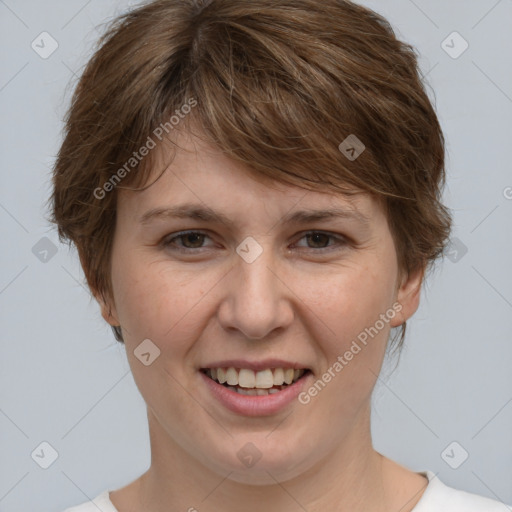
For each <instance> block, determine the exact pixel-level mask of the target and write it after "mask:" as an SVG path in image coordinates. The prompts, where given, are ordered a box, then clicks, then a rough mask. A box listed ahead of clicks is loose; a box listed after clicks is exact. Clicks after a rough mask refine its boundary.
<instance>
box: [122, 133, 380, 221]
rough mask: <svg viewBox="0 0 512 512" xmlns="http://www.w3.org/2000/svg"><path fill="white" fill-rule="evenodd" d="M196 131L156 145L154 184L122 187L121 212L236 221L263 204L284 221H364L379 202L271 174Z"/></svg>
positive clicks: (138, 217) (140, 217)
mask: <svg viewBox="0 0 512 512" xmlns="http://www.w3.org/2000/svg"><path fill="white" fill-rule="evenodd" d="M194 133H195V134H193V133H191V132H190V131H188V130H187V131H181V132H179V134H176V135H175V137H174V140H172V141H171V140H164V142H163V143H162V144H160V145H159V146H158V147H157V148H155V150H154V151H155V153H154V155H152V156H153V158H152V162H153V167H152V169H151V172H150V175H149V177H148V180H147V182H148V184H149V186H147V188H144V189H143V190H142V191H130V190H123V189H120V190H119V191H118V194H119V201H118V208H119V212H120V214H121V215H124V214H129V216H130V217H131V218H132V220H133V221H137V222H139V223H142V224H147V223H149V222H151V221H152V220H154V219H155V218H157V217H161V218H163V217H165V216H167V217H171V216H173V217H177V218H180V217H181V218H195V219H197V220H207V221H216V222H219V223H223V224H229V225H232V224H233V223H234V222H235V221H236V218H237V217H238V218H239V217H240V216H241V215H242V216H251V215H256V212H258V211H259V210H261V209H262V210H264V211H265V212H266V214H268V215H272V213H273V212H275V213H276V215H277V216H278V217H279V218H280V219H281V221H282V222H290V223H293V222H296V223H299V222H301V221H304V222H307V221H314V220H315V219H316V220H323V219H326V218H334V217H338V218H346V219H353V220H357V221H359V222H361V223H364V222H369V220H370V219H371V218H372V216H374V215H375V213H377V210H378V209H379V208H380V205H378V204H377V202H376V201H375V199H373V198H372V197H371V196H369V195H368V194H366V193H363V192H362V191H354V192H355V193H354V194H353V195H350V196H348V195H346V194H342V193H341V192H335V191H333V190H329V189H328V188H327V186H326V187H325V188H324V189H321V190H318V189H316V190H312V189H311V187H307V186H304V187H302V186H297V185H295V184H290V183H282V182H280V181H277V180H272V179H271V178H269V177H268V176H265V175H263V174H258V173H257V172H256V171H255V170H254V169H252V168H251V167H250V166H249V165H247V164H245V163H244V162H240V161H238V160H234V159H232V158H230V157H229V156H228V155H226V154H225V153H223V152H222V151H221V150H219V149H218V148H216V147H215V146H214V145H212V144H211V143H209V142H207V141H206V140H205V139H204V138H203V137H201V135H199V136H198V135H197V134H196V132H194ZM155 180H156V181H155Z"/></svg>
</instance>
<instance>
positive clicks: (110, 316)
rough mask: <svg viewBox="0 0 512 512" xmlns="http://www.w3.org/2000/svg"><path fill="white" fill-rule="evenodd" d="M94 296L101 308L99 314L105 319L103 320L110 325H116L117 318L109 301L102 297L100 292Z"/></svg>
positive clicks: (117, 323) (117, 322) (114, 309)
mask: <svg viewBox="0 0 512 512" xmlns="http://www.w3.org/2000/svg"><path fill="white" fill-rule="evenodd" d="M94 297H95V298H96V300H97V301H98V304H99V305H100V309H101V316H102V317H103V318H104V319H105V322H107V323H108V324H110V325H112V326H114V327H115V326H118V325H119V320H118V319H117V311H116V308H115V307H113V306H112V305H111V304H110V302H109V301H107V300H106V299H104V298H103V297H102V296H101V295H100V294H97V293H95V294H94Z"/></svg>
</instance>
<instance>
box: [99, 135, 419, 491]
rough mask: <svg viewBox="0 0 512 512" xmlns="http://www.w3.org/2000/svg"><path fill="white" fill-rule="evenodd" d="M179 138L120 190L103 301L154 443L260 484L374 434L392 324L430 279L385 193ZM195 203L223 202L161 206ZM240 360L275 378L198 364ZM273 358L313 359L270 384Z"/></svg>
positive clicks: (293, 362) (286, 364)
mask: <svg viewBox="0 0 512 512" xmlns="http://www.w3.org/2000/svg"><path fill="white" fill-rule="evenodd" d="M179 147H180V148H179V149H178V150H177V153H176V156H175V158H174V160H173V161H172V164H171V165H170V166H169V168H168V169H167V171H166V172H165V173H164V174H163V175H162V177H161V178H160V179H159V180H158V181H157V182H156V183H155V184H154V185H152V186H150V187H149V188H147V189H146V190H144V191H142V192H140V191H138V192H133V191H127V190H119V201H118V215H117V225H116V231H115V237H114V244H113V253H112V283H113V290H114V301H113V303H112V304H110V307H111V310H110V313H109V312H108V311H109V308H108V307H107V305H106V304H102V306H103V309H102V311H103V315H104V317H105V319H106V320H107V321H109V322H110V323H111V324H112V325H118V324H120V325H121V327H122V330H123V335H124V339H125V346H126V350H127V355H128V359H129V362H130V366H131V369H132V372H133V375H134V379H135V382H136V384H137V386H138V388H139V390H140V392H141V394H142V396H143V398H144V400H145V401H146V403H147V406H148V415H149V418H150V430H152V432H151V433H152V449H153V450H154V451H155V452H157V451H158V452H166V453H168V454H172V453H174V454H177V453H179V454H180V456H181V457H188V458H190V460H193V461H194V463H196V464H199V465H201V466H202V467H206V468H208V469H210V470H212V471H214V472H215V473H218V474H221V475H223V476H225V475H226V474H227V473H228V472H231V473H230V478H231V479H233V480H236V481H240V482H251V483H253V484H254V483H268V482H269V474H271V475H272V477H273V478H274V479H276V480H279V481H285V480H287V479H289V478H292V477H294V476H297V475H299V474H301V473H304V472H307V471H309V470H312V469H314V467H315V465H318V464H324V463H325V462H326V458H327V457H328V455H329V456H331V455H333V454H338V455H339V456H341V455H342V454H343V456H345V457H347V456H350V453H351V452H352V451H356V450H358V451H360V450H361V449H365V448H368V446H369V443H370V437H369V436H370V434H369V404H370V396H371V392H372V390H373V388H374V385H375V383H376V380H377V375H378V373H379V371H380V367H381V364H382V361H383V357H384V353H385V348H386V342H387V339H388V335H389V331H390V328H391V327H395V326H397V325H400V324H401V323H402V322H403V321H404V320H406V319H407V318H408V317H409V316H411V315H412V314H413V312H414V311H415V310H416V308H417V306H418V296H419V285H420V282H421V275H420V274H417V275H414V276H409V277H408V278H406V279H399V275H398V267H397V256H396V252H395V248H394V244H393V239H392V236H391V233H390V231H389V228H388V224H387V220H386V217H385V214H384V212H383V211H382V209H381V206H379V204H378V203H377V202H375V201H374V200H373V199H371V198H370V197H369V196H366V195H364V194H361V195H358V196H355V197H352V198H351V199H350V202H349V201H348V200H347V199H346V198H344V197H343V196H341V195H339V194H333V193H323V192H322V193H321V192H316V191H308V190H305V189H301V188H298V187H294V186H289V185H281V184H276V183H270V182H262V181H261V180H260V181H257V180H256V179H255V178H254V177H251V175H250V174H249V172H248V171H247V169H244V168H243V167H242V166H241V165H240V164H239V163H236V162H234V161H232V160H230V159H228V158H227V157H225V156H223V155H222V154H221V153H220V152H218V151H216V150H215V149H214V148H213V147H211V146H207V145H205V144H204V143H202V142H199V140H198V139H195V138H193V137H192V136H185V135H183V136H182V138H181V139H180V140H179ZM184 205H189V206H190V205H194V206H195V208H196V209H199V208H202V209H206V210H207V211H208V212H212V211H213V212H215V213H217V214H219V215H221V216H222V217H220V219H216V218H206V217H204V216H203V217H202V218H200V216H199V217H198V216H197V215H196V216H195V217H187V216H182V217H176V216H172V215H170V214H164V213H160V214H155V209H162V210H160V211H163V210H165V209H170V208H177V207H181V206H184ZM334 209H336V210H337V211H338V212H341V214H340V215H339V216H330V217H326V218H323V219H318V218H317V219H316V220H315V219H313V218H307V216H305V215H304V214H303V215H302V216H297V215H295V214H297V212H299V211H306V212H307V213H311V212H314V211H317V210H334ZM151 211H153V215H151ZM189 211H190V210H189ZM187 232H188V234H187ZM143 340H150V341H143ZM229 366H233V367H234V368H236V369H243V370H242V371H240V372H239V373H237V372H235V373H234V374H233V372H232V371H230V372H228V376H229V375H230V376H231V377H230V378H231V379H236V378H238V379H239V381H238V382H239V385H240V387H242V388H243V389H249V388H254V386H255V385H260V386H263V387H260V388H258V389H261V390H266V391H263V392H262V391H260V393H261V395H256V396H254V395H245V394H240V393H239V392H237V391H234V390H232V389H228V388H227V387H226V386H225V385H222V384H219V383H216V382H214V381H213V380H212V378H211V377H210V376H207V375H206V374H205V373H204V371H203V370H204V369H208V368H218V367H225V368H227V367H229ZM275 368H283V369H284V372H283V374H284V376H286V374H288V375H290V369H307V371H305V372H304V374H303V375H302V377H300V375H301V373H302V372H295V373H294V374H293V376H294V377H296V378H297V377H300V378H298V380H297V381H296V383H294V384H291V385H289V386H285V387H284V388H283V389H282V390H281V391H275V390H276V389H280V388H276V387H274V390H273V392H272V393H269V392H268V389H269V388H268V386H269V385H272V386H275V385H277V384H275V383H274V382H273V381H272V380H270V383H269V382H268V379H269V378H270V379H272V378H273V377H275V378H276V380H275V382H279V380H278V379H279V378H280V370H277V371H276V370H272V369H275ZM254 370H257V371H254ZM271 370H272V371H271ZM259 372H260V373H259ZM222 373H223V372H222V371H220V372H219V370H217V375H216V376H217V379H219V380H222V377H221V375H222ZM213 376H214V377H215V372H214V375H213ZM253 376H254V377H253ZM251 379H256V382H255V381H254V380H251ZM231 382H232V383H233V382H235V381H234V380H233V381H231ZM315 383H316V384H315ZM235 387H236V386H235V385H233V388H235ZM251 392H252V391H251ZM255 393H258V392H257V391H255ZM281 394H282V395H281ZM156 443H158V445H159V446H157V447H155V444H156ZM254 461H256V462H254ZM272 483H275V480H272Z"/></svg>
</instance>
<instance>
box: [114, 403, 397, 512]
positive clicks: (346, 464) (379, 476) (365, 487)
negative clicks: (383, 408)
mask: <svg viewBox="0 0 512 512" xmlns="http://www.w3.org/2000/svg"><path fill="white" fill-rule="evenodd" d="M148 420H149V429H150V438H151V453H152V457H151V467H150V468H149V470H148V471H147V472H146V473H145V474H144V475H143V476H142V477H141V479H140V481H139V487H138V492H137V494H138V497H137V498H136V499H138V500H139V501H138V503H139V507H138V508H139V510H148V511H151V512H164V511H165V512H168V510H169V508H170V507H171V508H172V509H174V510H190V511H191V512H193V511H194V509H195V510H200V511H201V512H207V511H215V510H224V511H225V512H235V511H237V510H239V509H240V508H243V509H244V510H245V511H246V512H261V510H265V511H266V512H287V511H292V510H293V511H296V510H298V508H297V507H300V508H302V509H305V510H308V511H309V512H316V511H320V510H339V511H347V512H348V511H350V512H359V511H361V512H362V511H365V512H368V511H372V512H381V511H384V510H388V509H389V508H388V507H389V505H390V503H389V496H390V492H389V489H385V485H384V481H385V477H384V474H383V472H384V469H383V468H384V466H383V456H382V455H381V454H380V453H378V452H376V451H375V450H374V449H373V446H372V443H371V433H370V408H369V407H368V408H367V409H366V410H365V411H363V412H362V414H361V416H360V418H358V420H357V421H356V424H354V425H353V426H352V427H353V428H351V429H350V432H349V434H348V435H347V436H346V437H345V438H344V439H343V441H342V442H341V443H340V444H339V445H338V446H337V448H336V449H335V450H334V451H331V452H330V453H328V454H325V456H324V457H322V458H321V459H319V460H318V461H317V462H316V463H315V464H313V465H311V466H310V467H309V468H308V469H306V470H305V471H303V472H301V473H300V474H299V475H297V476H294V477H292V478H290V479H288V478H283V479H282V480H280V479H279V475H271V474H270V472H268V471H267V472H266V473H267V474H268V475H269V478H268V483H267V484H263V485H251V484H247V483H240V482H238V481H234V480H233V479H231V478H229V476H230V475H232V472H229V471H226V472H225V473H224V474H221V473H219V472H218V471H214V470H212V469H210V468H208V467H206V466H205V465H204V464H202V463H201V462H200V461H198V460H197V459H196V458H194V457H191V455H190V453H188V452H187V451H185V450H184V449H183V448H182V447H181V446H180V445H179V444H178V443H177V442H176V441H174V440H173V439H172V438H171V437H170V436H169V434H168V433H167V432H166V431H165V430H164V429H163V428H162V426H161V425H160V423H159V422H158V420H157V419H156V418H155V417H154V415H153V414H152V413H151V411H149V410H148ZM276 476H277V478H276ZM121 512H124V511H121Z"/></svg>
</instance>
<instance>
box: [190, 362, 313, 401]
mask: <svg viewBox="0 0 512 512" xmlns="http://www.w3.org/2000/svg"><path fill="white" fill-rule="evenodd" d="M200 371H201V372H202V373H204V374H205V375H206V376H207V377H209V378H210V379H211V380H213V381H214V382H216V383H217V384H221V385H222V386H224V387H225V388H227V389H229V390H230V391H234V392H236V393H238V394H240V395H253V396H265V395H272V394H275V393H279V392H281V391H283V390H284V389H286V388H288V386H291V385H292V384H295V383H296V382H297V381H299V380H301V379H303V378H305V377H306V376H307V375H309V374H310V373H312V372H311V370H310V369H309V368H302V369H296V368H295V369H294V368H267V369H264V370H260V371H254V370H251V369H249V368H234V367H229V368H201V369H200Z"/></svg>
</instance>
